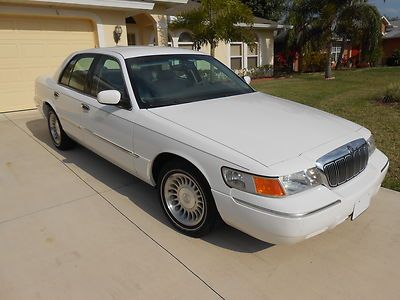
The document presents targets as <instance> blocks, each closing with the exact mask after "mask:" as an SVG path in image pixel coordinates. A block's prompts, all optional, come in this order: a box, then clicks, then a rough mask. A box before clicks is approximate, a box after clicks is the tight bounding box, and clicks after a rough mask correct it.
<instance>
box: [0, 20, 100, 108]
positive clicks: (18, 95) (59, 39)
mask: <svg viewBox="0 0 400 300" xmlns="http://www.w3.org/2000/svg"><path fill="white" fill-rule="evenodd" d="M94 46H95V35H94V31H93V26H92V23H91V22H90V21H89V20H78V19H63V18H45V17H44V18H38V17H26V16H25V17H22V16H2V15H0V49H1V51H0V112H4V111H11V110H19V109H29V108H34V107H35V105H34V101H33V97H34V81H35V78H37V77H38V76H40V75H43V74H51V75H52V74H54V72H55V71H56V69H57V68H58V67H59V65H60V64H61V63H62V61H63V60H64V59H65V58H66V57H67V56H68V55H69V54H71V53H72V52H75V51H78V50H82V49H87V48H92V47H94Z"/></svg>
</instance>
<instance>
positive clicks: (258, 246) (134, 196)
mask: <svg viewBox="0 0 400 300" xmlns="http://www.w3.org/2000/svg"><path fill="white" fill-rule="evenodd" d="M26 126H27V128H28V130H29V131H30V132H31V133H32V135H33V136H34V137H35V138H37V139H38V140H39V141H41V142H43V143H44V144H46V145H47V146H48V147H50V148H52V149H53V150H54V151H56V152H57V153H58V154H59V155H61V156H62V162H63V163H69V164H74V165H76V166H78V167H79V168H80V169H82V170H83V171H84V172H85V173H87V174H89V175H90V176H92V177H94V178H95V179H96V180H97V181H99V182H101V184H102V185H104V186H105V187H108V188H109V189H112V190H114V191H116V192H117V193H119V194H121V195H123V196H125V197H127V198H128V199H129V200H130V201H131V202H132V203H134V204H135V205H136V206H138V207H139V208H140V209H141V210H142V211H144V212H145V213H147V214H148V215H149V216H151V217H153V218H154V219H155V220H156V221H158V222H160V223H162V224H164V225H166V226H168V227H169V228H171V229H172V230H175V229H174V228H173V226H172V225H171V224H170V223H169V221H168V220H167V218H166V216H165V215H164V213H163V211H162V208H161V205H160V204H159V200H158V195H157V192H156V190H155V189H154V188H153V187H151V186H150V185H148V184H146V183H144V182H143V181H141V180H139V179H137V178H136V177H134V176H133V175H131V174H129V173H127V172H125V171H124V170H122V169H120V168H119V167H117V166H115V165H113V164H112V163H110V162H108V161H107V160H105V159H104V158H102V157H100V156H98V155H97V154H95V153H94V152H92V151H90V150H88V149H86V148H85V147H83V146H81V145H79V144H77V145H76V146H75V148H74V149H73V150H71V151H59V150H57V149H56V148H55V147H54V145H53V143H52V141H51V139H50V136H49V133H48V129H47V124H46V121H45V120H43V119H36V120H31V121H28V122H27V123H26ZM81 179H82V180H85V179H84V178H82V177H81ZM118 181H123V182H122V183H121V184H118ZM85 182H86V180H85ZM88 184H89V185H90V183H88ZM92 188H94V189H95V187H93V186H92ZM96 191H97V190H96ZM97 192H99V193H101V191H97ZM132 221H133V222H135V220H132ZM221 223H222V224H220V225H219V226H218V227H217V228H215V229H214V230H213V231H212V232H211V233H210V234H208V235H207V236H205V237H203V238H202V240H204V241H205V242H207V243H210V244H213V245H215V246H218V247H222V248H225V249H229V250H232V251H236V252H244V253H254V252H259V251H262V250H264V249H267V248H269V247H271V246H273V245H272V244H269V243H266V242H262V241H260V240H258V239H255V238H253V237H251V236H249V235H247V234H245V233H243V232H241V231H239V230H237V229H235V228H233V227H231V226H229V225H226V224H225V223H223V222H221Z"/></svg>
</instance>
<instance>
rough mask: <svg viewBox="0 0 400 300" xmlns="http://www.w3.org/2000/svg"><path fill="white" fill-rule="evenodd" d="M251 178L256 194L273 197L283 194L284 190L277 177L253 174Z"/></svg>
mask: <svg viewBox="0 0 400 300" xmlns="http://www.w3.org/2000/svg"><path fill="white" fill-rule="evenodd" d="M253 180H254V185H255V188H256V193H257V194H260V195H265V196H274V197H282V196H285V191H284V190H283V188H282V186H281V184H280V182H279V180H278V179H273V178H263V177H256V176H254V177H253Z"/></svg>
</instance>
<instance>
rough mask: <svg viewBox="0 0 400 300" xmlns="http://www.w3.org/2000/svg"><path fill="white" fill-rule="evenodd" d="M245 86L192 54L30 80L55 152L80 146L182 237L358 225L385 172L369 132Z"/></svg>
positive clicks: (152, 55)
mask: <svg viewBox="0 0 400 300" xmlns="http://www.w3.org/2000/svg"><path fill="white" fill-rule="evenodd" d="M248 83H249V78H245V79H242V78H240V77H238V76H237V75H236V74H235V73H233V72H232V71H231V70H230V69H229V68H227V67H226V66H225V65H223V64H222V63H220V62H219V61H217V60H216V59H214V58H212V57H210V56H209V55H205V54H202V53H199V52H194V51H189V50H184V49H176V48H157V47H116V48H103V49H92V50H86V51H81V52H79V53H75V54H73V55H71V56H70V57H68V58H67V59H66V60H65V62H64V63H63V64H62V66H61V67H60V69H59V70H58V71H57V73H56V74H55V75H54V76H53V77H40V78H38V79H37V81H36V93H35V100H36V102H37V104H38V106H39V108H40V110H41V111H42V112H43V114H44V116H45V117H46V118H47V120H48V127H49V131H50V136H51V138H52V140H53V142H54V145H55V146H56V147H57V148H58V149H60V150H65V149H68V148H70V147H71V146H72V145H73V144H74V142H78V143H80V144H82V145H84V146H86V147H87V148H89V149H91V150H92V151H94V152H96V153H97V154H99V155H101V156H102V157H104V158H105V159H107V160H109V161H111V162H112V163H114V164H116V165H117V166H119V167H121V168H122V169H124V170H126V171H128V172H129V173H131V174H133V175H135V176H137V177H138V178H140V179H142V180H143V181H145V182H147V183H148V184H150V185H152V186H155V187H157V189H158V191H159V195H160V202H161V205H162V208H163V210H164V211H165V214H166V216H167V217H168V219H169V220H170V221H171V223H172V224H173V225H174V226H175V227H176V228H177V229H178V230H180V231H181V232H183V233H185V234H188V235H190V236H194V237H200V236H203V235H205V234H206V233H208V232H210V231H211V230H212V228H213V227H214V226H215V224H216V223H218V220H219V219H220V218H222V220H223V221H225V222H226V223H227V224H229V225H231V226H233V227H235V228H238V229H239V230H241V231H243V232H246V233H248V234H250V235H252V236H254V237H256V238H258V239H261V240H264V241H268V242H271V243H295V242H298V241H301V240H304V239H307V238H310V237H312V236H314V235H316V234H319V233H321V232H323V231H325V230H327V229H330V228H333V227H335V226H336V225H338V224H339V223H341V222H343V221H344V220H345V219H347V218H348V217H351V218H352V219H354V218H356V217H358V216H359V215H360V214H361V213H362V212H363V211H364V210H365V209H366V208H367V207H368V206H369V204H370V201H371V198H372V197H373V196H374V195H375V194H376V193H377V191H378V189H379V187H380V185H381V183H382V181H383V179H384V177H385V175H386V172H387V170H388V165H389V162H388V158H387V157H386V156H385V155H384V154H383V153H382V152H381V151H379V150H378V149H376V148H375V144H374V139H373V137H372V135H371V133H370V131H369V130H367V129H366V128H364V127H362V126H360V125H357V124H354V123H352V122H350V121H347V120H344V119H342V118H339V117H336V116H333V115H331V114H328V113H325V112H322V111H319V110H316V109H313V108H310V107H307V106H304V105H301V104H297V103H294V102H291V101H288V100H283V99H279V98H276V97H273V96H270V95H266V94H263V93H260V92H257V91H255V90H254V89H253V88H251V87H250V86H249V85H248Z"/></svg>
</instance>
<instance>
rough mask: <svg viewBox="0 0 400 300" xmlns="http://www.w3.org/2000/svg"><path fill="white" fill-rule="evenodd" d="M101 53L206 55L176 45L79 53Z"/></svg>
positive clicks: (126, 55) (100, 49)
mask: <svg viewBox="0 0 400 300" xmlns="http://www.w3.org/2000/svg"><path fill="white" fill-rule="evenodd" d="M87 52H90V53H101V54H115V53H118V54H120V55H121V56H123V57H124V58H132V57H140V56H149V55H167V54H197V55H199V54H200V55H206V54H204V53H202V52H199V51H193V50H187V49H182V48H175V47H153V46H116V47H107V48H95V49H88V50H85V51H80V52H78V53H87Z"/></svg>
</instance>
